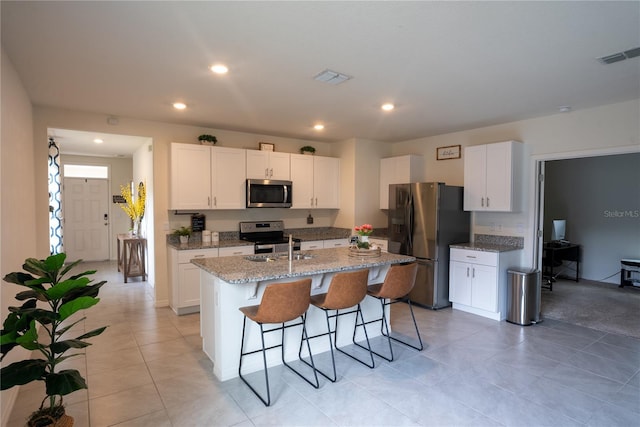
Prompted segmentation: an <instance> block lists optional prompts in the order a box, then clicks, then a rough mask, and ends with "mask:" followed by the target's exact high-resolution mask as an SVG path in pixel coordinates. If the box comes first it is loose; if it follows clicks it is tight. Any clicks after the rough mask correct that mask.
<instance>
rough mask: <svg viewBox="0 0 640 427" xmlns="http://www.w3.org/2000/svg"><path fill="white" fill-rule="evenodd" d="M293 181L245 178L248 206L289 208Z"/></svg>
mask: <svg viewBox="0 0 640 427" xmlns="http://www.w3.org/2000/svg"><path fill="white" fill-rule="evenodd" d="M292 188H293V183H292V182H291V181H281V180H275V179H247V207H248V208H290V207H291V195H292Z"/></svg>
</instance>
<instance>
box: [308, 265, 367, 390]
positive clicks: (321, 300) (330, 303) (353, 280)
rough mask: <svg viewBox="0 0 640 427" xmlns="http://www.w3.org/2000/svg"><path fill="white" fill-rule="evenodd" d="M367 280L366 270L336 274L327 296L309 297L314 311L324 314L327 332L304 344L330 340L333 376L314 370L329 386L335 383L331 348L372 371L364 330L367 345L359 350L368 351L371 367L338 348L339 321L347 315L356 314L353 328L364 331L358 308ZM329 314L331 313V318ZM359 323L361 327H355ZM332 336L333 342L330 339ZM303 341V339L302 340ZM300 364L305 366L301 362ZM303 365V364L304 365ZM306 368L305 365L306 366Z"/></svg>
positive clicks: (354, 340)
mask: <svg viewBox="0 0 640 427" xmlns="http://www.w3.org/2000/svg"><path fill="white" fill-rule="evenodd" d="M368 279H369V270H368V269H365V270H358V271H354V272H345V273H337V274H335V275H334V276H333V278H332V279H331V283H329V289H328V290H327V293H324V294H318V295H312V296H311V305H313V306H315V307H317V308H318V309H320V310H323V311H324V313H325V316H326V319H327V332H323V333H320V334H317V335H313V336H309V337H307V338H306V341H307V343H308V342H309V340H310V339H313V338H318V337H322V336H325V335H326V336H328V337H329V348H330V349H331V362H332V365H333V376H330V375H329V374H327V373H325V372H322V371H321V370H319V369H317V371H318V372H319V373H320V374H321V375H322V376H324V377H325V378H327V379H328V380H329V381H331V382H335V381H336V380H337V378H338V377H337V371H336V360H335V354H334V351H333V350H334V348H335V349H336V350H337V351H339V352H340V353H342V354H344V355H346V356H349V357H350V358H352V359H354V360H356V361H358V362H360V363H362V364H363V365H365V366H367V367H369V368H374V367H375V362H374V360H373V353H372V352H371V346H370V344H369V336H368V335H367V330H366V328H365V330H364V334H365V340H366V342H367V347H364V346H362V345H359V344H358V346H359V347H362V348H364V349H365V350H368V351H369V357H370V359H371V361H370V363H369V362H368V361H365V360H362V359H360V358H358V357H356V356H354V355H352V354H349V353H347V352H345V351H344V350H342V349H340V348H338V339H337V338H338V317H340V316H346V315H349V314H353V313H355V314H356V319H355V324H356V327H357V326H363V327H364V318H363V317H362V309H361V308H360V303H361V302H362V300H363V299H364V298H365V297H366V295H367V282H368ZM354 307H355V310H350V311H343V312H340V310H346V309H352V308H354ZM330 312H334V313H333V314H330ZM330 319H334V321H335V323H334V326H333V328H332V327H331V323H330ZM358 322H360V323H358ZM356 327H354V333H353V337H352V341H353V343H354V344H356V333H355V329H356ZM332 335H333V336H334V338H333V340H332V339H331V336H332ZM303 340H304V338H303ZM301 353H302V343H300V354H299V355H300V356H301ZM303 362H305V361H304V360H303ZM305 363H306V362H305ZM307 364H308V363H307Z"/></svg>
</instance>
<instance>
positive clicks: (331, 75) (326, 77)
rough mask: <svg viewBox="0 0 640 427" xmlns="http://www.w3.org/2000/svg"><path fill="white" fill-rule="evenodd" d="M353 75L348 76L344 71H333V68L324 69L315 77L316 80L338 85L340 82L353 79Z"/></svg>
mask: <svg viewBox="0 0 640 427" xmlns="http://www.w3.org/2000/svg"><path fill="white" fill-rule="evenodd" d="M352 78H353V77H351V76H348V75H346V74H343V73H339V72H337V71H332V70H329V69H327V70H324V71H322V72H320V73H318V74H316V76H315V77H314V78H313V79H314V80H317V81H319V82H325V83H329V84H332V85H338V84H340V83H344V82H346V81H347V80H351V79H352Z"/></svg>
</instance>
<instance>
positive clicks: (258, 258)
mask: <svg viewBox="0 0 640 427" xmlns="http://www.w3.org/2000/svg"><path fill="white" fill-rule="evenodd" d="M244 259H246V260H247V261H253V262H275V261H287V260H288V256H287V254H285V253H281V254H268V255H249V256H246V257H244ZM303 259H313V255H310V254H305V253H294V254H293V261H299V260H303Z"/></svg>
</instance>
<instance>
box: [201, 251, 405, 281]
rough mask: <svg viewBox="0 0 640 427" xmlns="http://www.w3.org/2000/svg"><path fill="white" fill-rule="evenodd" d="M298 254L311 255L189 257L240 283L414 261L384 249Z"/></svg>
mask: <svg viewBox="0 0 640 427" xmlns="http://www.w3.org/2000/svg"><path fill="white" fill-rule="evenodd" d="M300 254H301V255H308V256H309V257H311V258H310V259H300V260H295V261H292V262H291V263H289V261H288V260H287V254H273V255H271V254H269V255H268V256H269V257H273V258H275V259H276V260H275V261H269V262H256V261H251V260H250V259H264V258H265V256H261V255H255V256H235V257H224V258H198V259H193V260H191V263H192V264H195V265H197V266H198V267H200V268H202V269H203V270H205V271H206V272H208V273H210V274H213V275H214V276H216V277H219V278H220V279H222V280H224V281H225V282H228V283H233V284H242V283H252V282H261V281H265V280H276V279H283V278H300V277H303V276H309V275H313V274H324V273H335V272H338V271H350V270H359V269H362V268H373V267H380V266H388V265H391V264H398V263H406V262H412V261H414V260H415V258H414V257H411V256H406V255H396V254H389V253H386V252H383V253H381V255H380V256H379V257H352V256H350V255H349V248H337V249H320V250H315V251H300ZM296 255H298V252H296Z"/></svg>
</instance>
